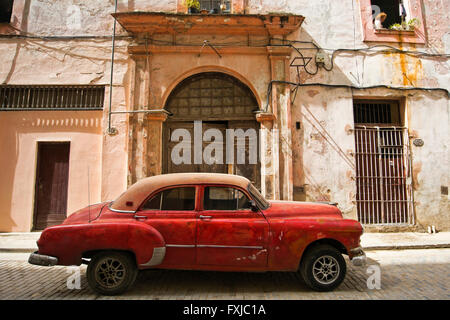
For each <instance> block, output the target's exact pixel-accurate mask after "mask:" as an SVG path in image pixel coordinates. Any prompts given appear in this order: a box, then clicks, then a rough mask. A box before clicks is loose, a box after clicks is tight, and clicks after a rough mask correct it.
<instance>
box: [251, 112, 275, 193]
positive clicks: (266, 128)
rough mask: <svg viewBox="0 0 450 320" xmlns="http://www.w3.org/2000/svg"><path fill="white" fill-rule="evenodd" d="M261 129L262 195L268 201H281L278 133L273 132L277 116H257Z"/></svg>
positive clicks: (266, 114)
mask: <svg viewBox="0 0 450 320" xmlns="http://www.w3.org/2000/svg"><path fill="white" fill-rule="evenodd" d="M256 121H258V122H259V123H260V124H261V129H260V136H259V141H260V148H261V150H260V161H261V193H262V194H263V196H264V197H265V198H266V199H269V200H276V199H280V192H279V185H278V183H279V175H278V172H279V170H278V167H279V163H278V144H279V139H278V135H277V131H276V130H273V126H274V121H275V116H274V114H273V113H270V112H262V113H257V114H256Z"/></svg>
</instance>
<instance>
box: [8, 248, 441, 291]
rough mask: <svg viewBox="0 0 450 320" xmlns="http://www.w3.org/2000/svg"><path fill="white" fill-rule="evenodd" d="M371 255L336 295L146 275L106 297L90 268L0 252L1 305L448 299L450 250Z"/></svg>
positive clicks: (262, 280) (258, 281) (281, 284)
mask: <svg viewBox="0 0 450 320" xmlns="http://www.w3.org/2000/svg"><path fill="white" fill-rule="evenodd" d="M367 256H368V265H367V266H365V267H354V266H352V265H351V263H349V261H348V260H347V267H348V272H347V276H346V278H345V280H344V282H343V283H342V285H341V286H340V287H339V288H337V289H336V290H335V291H332V292H324V293H319V292H314V291H311V290H309V289H308V288H307V287H306V285H305V284H303V283H302V281H301V280H300V279H299V277H298V275H297V274H295V273H283V272H270V273H237V272H232V273H227V272H223V273H222V272H200V271H171V270H147V271H143V272H140V274H139V276H138V278H137V281H136V283H135V285H134V286H133V287H132V288H131V289H130V290H129V291H128V292H126V293H125V294H123V295H121V296H118V297H103V296H99V295H97V294H95V293H94V292H92V291H91V290H90V289H89V287H88V286H87V281H86V266H82V267H62V266H57V267H39V266H33V265H30V264H28V263H27V259H28V253H5V252H4V253H0V300H11V299H71V300H72V299H82V300H86V299H88V300H91V299H155V300H160V299H161V300H167V299H168V300H171V299H178V300H180V299H183V300H184V299H186V300H190V299H195V300H213V299H226V300H236V299H254V300H270V299H279V300H303V299H308V300H310V299H313V300H327V299H340V300H341V299H352V300H354V299H377V300H378V299H394V300H404V299H407V300H408V299H444V300H450V281H449V280H450V268H449V265H450V249H415V250H383V251H376V250H373V251H368V252H367ZM378 268H379V271H380V289H376V288H373V287H372V288H373V289H369V288H368V285H367V283H368V279H369V277H371V276H373V275H374V274H373V271H374V270H375V271H376V270H377V269H378ZM77 270H78V271H80V280H81V281H80V282H81V285H80V289H68V286H67V281H68V278H69V276H71V275H73V274H74V271H77ZM368 272H369V273H368ZM369 283H372V284H373V283H374V282H372V281H369ZM375 283H376V282H375Z"/></svg>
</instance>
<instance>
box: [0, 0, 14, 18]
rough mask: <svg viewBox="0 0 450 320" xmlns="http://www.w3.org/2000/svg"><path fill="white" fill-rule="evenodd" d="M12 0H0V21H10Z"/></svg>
mask: <svg viewBox="0 0 450 320" xmlns="http://www.w3.org/2000/svg"><path fill="white" fill-rule="evenodd" d="M13 2H14V1H13V0H2V1H0V23H10V22H11V15H12V9H13Z"/></svg>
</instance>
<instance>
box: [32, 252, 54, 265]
mask: <svg viewBox="0 0 450 320" xmlns="http://www.w3.org/2000/svg"><path fill="white" fill-rule="evenodd" d="M28 263H31V264H35V265H37V266H46V267H51V266H54V265H57V264H58V258H56V257H51V256H45V255H43V254H38V253H37V251H36V252H34V253H32V254H30V257H29V258H28Z"/></svg>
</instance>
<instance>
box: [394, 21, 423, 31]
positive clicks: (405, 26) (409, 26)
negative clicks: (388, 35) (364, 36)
mask: <svg viewBox="0 0 450 320" xmlns="http://www.w3.org/2000/svg"><path fill="white" fill-rule="evenodd" d="M419 26H420V20H419V19H417V18H413V19H411V20H409V21H408V22H406V21H404V22H402V23H401V24H400V23H394V24H393V25H391V26H390V27H389V29H390V30H398V31H413V30H414V29H415V28H417V27H419Z"/></svg>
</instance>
